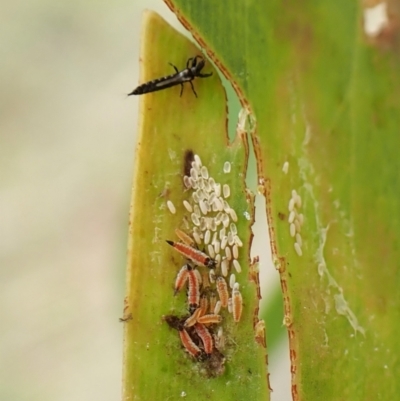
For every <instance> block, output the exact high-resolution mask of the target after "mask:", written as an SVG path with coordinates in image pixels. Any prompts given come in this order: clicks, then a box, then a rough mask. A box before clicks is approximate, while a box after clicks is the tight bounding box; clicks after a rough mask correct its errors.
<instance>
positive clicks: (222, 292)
mask: <svg viewBox="0 0 400 401" xmlns="http://www.w3.org/2000/svg"><path fill="white" fill-rule="evenodd" d="M217 291H218V295H219V299H220V301H221V306H222V307H224V308H226V307H227V306H228V298H229V293H228V285H227V284H226V281H225V279H224V278H223V277H217Z"/></svg>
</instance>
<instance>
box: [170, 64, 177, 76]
mask: <svg viewBox="0 0 400 401" xmlns="http://www.w3.org/2000/svg"><path fill="white" fill-rule="evenodd" d="M168 64H169V65H170V66H171V67H173V69H174V70H175V72H176V73H177V74H179V70H178V69H177V68H176V65H173V64H172V63H168Z"/></svg>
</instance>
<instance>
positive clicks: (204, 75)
mask: <svg viewBox="0 0 400 401" xmlns="http://www.w3.org/2000/svg"><path fill="white" fill-rule="evenodd" d="M212 74H213V73H212V72H210V73H209V74H200V73H198V74H197V76H198V77H201V78H207V77H211V75H212Z"/></svg>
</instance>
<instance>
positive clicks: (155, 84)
mask: <svg viewBox="0 0 400 401" xmlns="http://www.w3.org/2000/svg"><path fill="white" fill-rule="evenodd" d="M205 63H206V62H205V60H204V58H203V57H202V56H195V57H191V58H190V59H188V61H187V63H186V68H185V69H184V70H182V71H180V72H179V70H178V69H177V68H176V67H175V66H174V65H173V64H171V63H169V64H170V65H171V66H172V67H174V69H175V71H176V74H171V75H167V76H166V77H163V78H158V79H154V80H153V81H150V82H146V83H144V84H142V85H139V86H138V87H137V88H136V89H134V90H133V91H132V92H131V93H129V94H128V96H130V95H143V94H144V93H149V92H155V91H160V90H162V89H166V88H170V87H171V86H175V85H181V94H180V96H182V92H183V84H184V83H185V82H189V83H190V86H191V87H192V91H193V93H194V94H195V96H196V97H197V93H196V91H195V90H194V87H193V83H192V81H193V80H194V79H195V78H196V77H199V78H207V77H210V76H211V75H212V72H210V73H209V74H202V73H201V70H202V69H203V67H204V65H205Z"/></svg>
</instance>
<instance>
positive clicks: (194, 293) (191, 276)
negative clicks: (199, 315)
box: [188, 269, 200, 309]
mask: <svg viewBox="0 0 400 401" xmlns="http://www.w3.org/2000/svg"><path fill="white" fill-rule="evenodd" d="M188 302H189V307H190V309H196V308H197V307H198V306H199V302H200V282H199V277H198V276H197V274H196V272H195V271H194V270H193V269H191V270H188Z"/></svg>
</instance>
